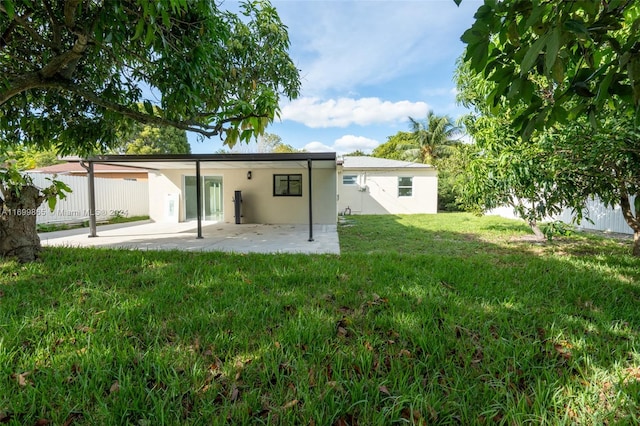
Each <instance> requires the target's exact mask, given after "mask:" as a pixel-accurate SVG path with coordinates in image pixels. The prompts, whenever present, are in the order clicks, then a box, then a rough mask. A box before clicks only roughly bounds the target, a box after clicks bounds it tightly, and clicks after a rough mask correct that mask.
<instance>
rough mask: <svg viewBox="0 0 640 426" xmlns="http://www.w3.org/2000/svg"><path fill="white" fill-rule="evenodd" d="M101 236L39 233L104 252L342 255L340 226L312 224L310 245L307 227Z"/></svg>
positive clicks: (136, 230)
mask: <svg viewBox="0 0 640 426" xmlns="http://www.w3.org/2000/svg"><path fill="white" fill-rule="evenodd" d="M97 234H98V236H97V237H94V238H90V237H89V229H88V228H81V229H71V230H66V231H55V232H45V233H41V234H39V235H40V240H41V242H42V246H65V247H103V248H126V249H136V250H185V251H223V252H233V253H307V254H323V253H328V254H340V244H339V241H338V231H337V226H336V225H314V227H313V238H314V241H311V242H310V241H308V240H309V226H308V225H258V224H240V225H236V224H227V223H206V222H204V223H203V224H202V236H203V238H202V239H198V238H196V235H197V224H196V222H182V223H154V222H150V221H144V222H132V223H123V224H117V225H102V226H98V228H97Z"/></svg>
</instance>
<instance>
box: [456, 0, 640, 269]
mask: <svg viewBox="0 0 640 426" xmlns="http://www.w3.org/2000/svg"><path fill="white" fill-rule="evenodd" d="M456 1H458V0H456ZM458 3H459V1H458ZM475 18H476V21H475V22H474V24H473V26H472V27H471V28H470V29H469V30H467V31H466V32H465V33H464V34H463V36H462V40H463V41H464V42H465V43H467V50H466V56H465V59H466V60H467V61H468V62H469V64H470V69H471V70H472V72H473V73H476V75H478V76H479V77H480V78H482V79H485V80H488V82H489V84H490V91H489V92H488V93H486V98H485V101H486V106H487V108H489V110H491V112H492V113H496V112H498V111H499V110H502V111H508V112H509V115H510V119H509V121H508V123H507V124H508V126H509V127H510V128H511V129H513V131H515V132H517V134H518V135H520V136H521V137H522V141H523V143H525V144H526V143H528V142H531V141H532V144H531V145H529V147H530V148H531V147H534V148H535V149H541V150H542V152H543V153H544V155H545V156H546V158H545V160H546V161H545V162H544V163H543V164H549V163H553V164H554V167H557V170H556V171H555V173H554V175H553V176H554V178H555V189H556V191H557V192H556V194H555V197H556V199H558V200H562V202H563V203H566V204H569V205H570V206H571V207H572V208H574V209H575V211H576V214H577V215H578V218H580V217H581V213H582V211H583V209H584V201H585V199H586V198H588V197H598V198H600V199H601V200H603V201H604V202H606V203H608V204H614V203H617V204H619V205H620V206H621V208H622V212H623V216H624V218H625V220H626V222H627V223H628V224H629V226H630V227H631V228H632V229H633V230H634V249H633V253H634V255H638V256H640V205H635V206H634V205H632V204H631V199H633V197H634V196H635V199H636V200H638V198H639V196H640V193H639V189H640V188H639V187H638V172H637V160H638V158H637V154H638V152H640V135H639V134H638V131H637V129H638V126H639V125H640V50H639V49H638V46H640V32H639V31H638V30H639V29H640V3H638V2H636V1H632V0H616V1H609V2H595V1H585V2H517V1H503V2H497V1H487V2H485V4H484V5H483V6H481V7H480V8H479V9H478V11H477V12H476V15H475ZM523 106H524V107H523ZM485 113H486V111H485ZM587 128H588V129H589V130H587ZM612 128H615V129H616V133H612V132H611V130H610V129H612ZM585 141H586V142H585ZM523 146H525V145H523ZM548 159H551V160H553V161H549V160H548ZM634 164H635V165H636V166H634ZM535 182H536V183H538V182H539V181H538V180H535Z"/></svg>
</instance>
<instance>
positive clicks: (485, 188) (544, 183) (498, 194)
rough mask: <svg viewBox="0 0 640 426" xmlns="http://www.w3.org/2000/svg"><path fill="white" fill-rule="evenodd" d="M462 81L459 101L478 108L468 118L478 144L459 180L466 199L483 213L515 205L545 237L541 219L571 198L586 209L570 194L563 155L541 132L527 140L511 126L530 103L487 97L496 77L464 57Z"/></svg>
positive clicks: (467, 205) (469, 130)
mask: <svg viewBox="0 0 640 426" xmlns="http://www.w3.org/2000/svg"><path fill="white" fill-rule="evenodd" d="M456 83H457V87H458V101H459V102H460V103H462V104H463V105H464V106H466V107H467V108H470V109H471V110H472V113H470V114H468V115H467V116H466V117H464V118H463V122H464V124H465V128H466V130H467V133H468V134H469V135H470V136H471V137H472V138H473V140H474V145H475V152H472V153H471V158H470V159H469V161H468V162H467V163H466V174H465V175H464V177H462V178H461V179H462V180H461V181H459V183H458V188H459V189H460V194H461V201H462V204H463V205H464V206H465V208H466V209H467V210H471V211H474V212H476V213H479V214H481V213H484V212H486V211H489V210H492V209H495V208H498V207H502V206H510V207H512V208H513V210H514V212H515V213H516V214H517V215H518V216H519V217H520V218H522V219H523V220H525V221H526V222H527V224H528V225H529V226H530V227H531V230H532V231H533V232H534V234H535V235H536V236H537V237H538V238H539V239H544V234H543V231H542V230H541V229H540V227H539V222H541V221H543V220H544V219H546V218H547V217H550V216H553V215H556V214H558V213H560V212H561V211H562V210H563V208H565V207H567V206H569V204H571V203H573V206H575V207H576V208H577V209H578V210H577V211H581V210H580V209H579V207H581V206H582V204H580V203H582V200H580V199H579V198H573V197H571V196H568V195H567V193H568V192H570V189H571V188H572V187H573V185H572V184H571V183H570V182H569V179H570V176H569V175H567V174H566V173H561V172H560V170H561V169H560V167H559V161H558V159H557V158H555V157H553V156H552V154H551V151H548V150H547V149H545V147H544V146H543V145H542V144H541V143H540V139H539V138H538V137H535V138H531V139H529V140H528V141H525V140H523V139H522V137H521V135H520V134H519V133H518V132H517V131H515V130H514V129H513V128H512V127H511V123H512V122H513V115H514V114H517V113H518V112H519V111H520V110H522V109H524V108H526V105H525V104H524V103H520V104H517V105H515V106H513V107H509V106H508V105H507V103H506V102H504V101H502V102H500V103H499V104H498V105H492V104H489V103H487V101H486V99H487V94H488V93H489V92H491V91H492V90H493V89H494V86H495V83H493V82H491V81H486V80H485V79H484V78H483V76H482V75H479V74H476V73H474V72H473V71H472V70H471V68H470V66H469V63H468V62H464V61H461V62H459V63H458V67H457V70H456ZM460 183H463V184H462V185H460Z"/></svg>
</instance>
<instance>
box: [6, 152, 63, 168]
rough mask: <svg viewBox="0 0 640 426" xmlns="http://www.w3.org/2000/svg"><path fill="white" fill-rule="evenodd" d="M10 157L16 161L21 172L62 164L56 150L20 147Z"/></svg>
mask: <svg viewBox="0 0 640 426" xmlns="http://www.w3.org/2000/svg"><path fill="white" fill-rule="evenodd" d="M10 156H11V157H12V158H14V159H15V160H16V167H17V168H18V169H19V170H30V169H35V168H38V167H46V166H52V165H54V164H59V163H61V162H62V160H60V159H59V158H58V153H57V151H56V150H55V149H47V150H41V149H38V148H35V147H20V148H17V149H15V150H14V151H13V152H11V155H10Z"/></svg>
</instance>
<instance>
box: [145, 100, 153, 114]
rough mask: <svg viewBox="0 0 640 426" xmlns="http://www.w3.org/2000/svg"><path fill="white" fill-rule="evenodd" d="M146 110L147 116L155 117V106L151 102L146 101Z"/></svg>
mask: <svg viewBox="0 0 640 426" xmlns="http://www.w3.org/2000/svg"><path fill="white" fill-rule="evenodd" d="M144 110H145V111H146V112H147V114H149V115H153V105H152V104H151V102H150V101H144Z"/></svg>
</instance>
